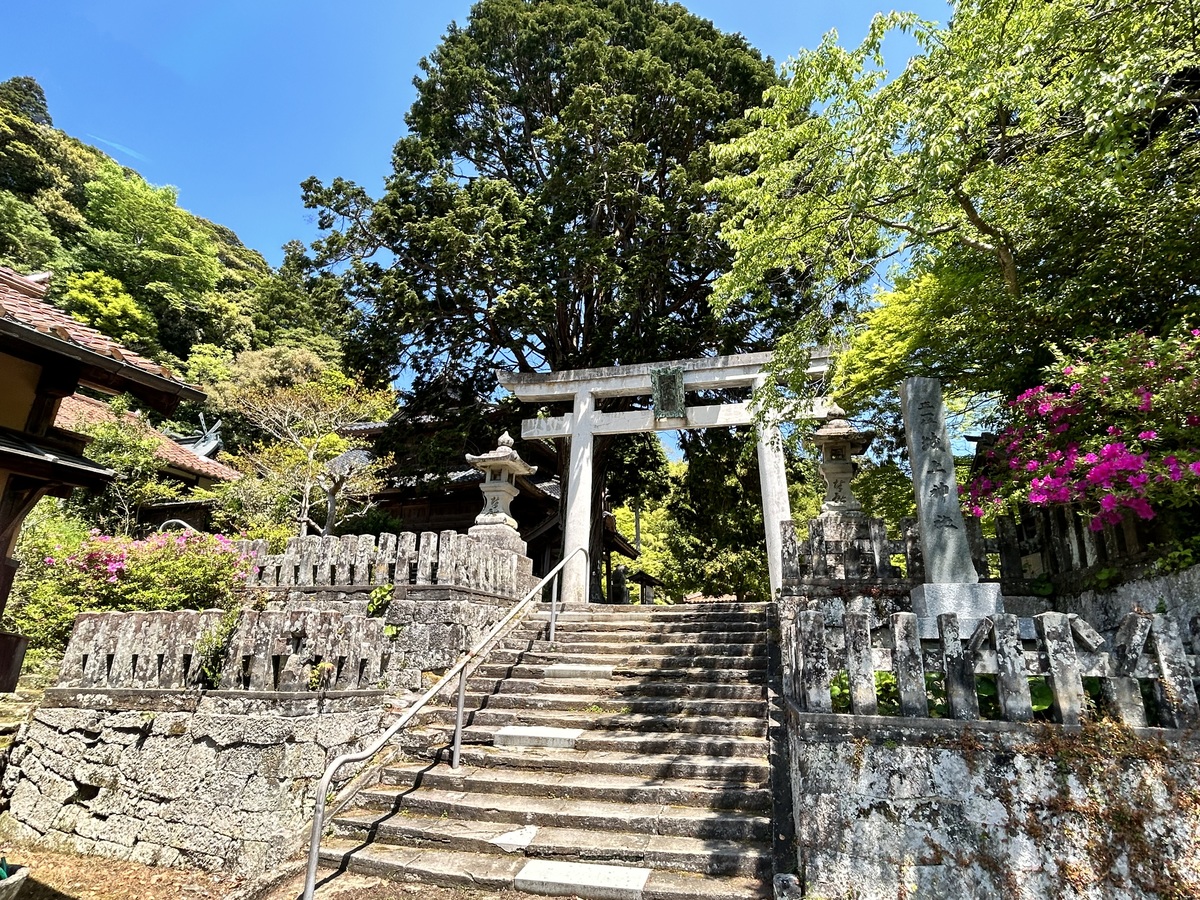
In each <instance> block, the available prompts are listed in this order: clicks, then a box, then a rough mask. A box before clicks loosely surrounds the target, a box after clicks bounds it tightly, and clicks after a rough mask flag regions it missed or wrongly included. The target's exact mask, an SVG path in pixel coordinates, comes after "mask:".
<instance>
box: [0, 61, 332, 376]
mask: <svg viewBox="0 0 1200 900" xmlns="http://www.w3.org/2000/svg"><path fill="white" fill-rule="evenodd" d="M0 265H5V266H10V267H11V268H13V269H16V270H17V271H19V272H32V271H37V270H40V269H50V270H51V271H53V272H54V273H55V278H54V279H52V281H51V282H50V291H51V292H50V298H49V299H50V300H51V301H52V302H54V303H57V304H58V305H59V306H61V307H63V308H64V309H66V310H67V311H68V312H70V313H71V314H72V315H74V316H76V317H77V318H79V319H81V320H82V321H84V322H87V323H88V324H89V325H92V326H94V327H96V328H98V329H100V330H101V331H103V332H104V333H105V334H108V335H109V336H111V337H113V338H116V339H117V340H119V341H121V342H122V343H125V344H127V345H128V346H131V347H134V348H136V349H137V350H139V351H140V352H142V353H145V354H147V355H149V356H152V357H154V358H156V359H159V360H161V361H163V362H165V363H168V364H172V365H179V364H180V363H182V362H184V361H186V360H187V358H188V356H189V355H190V354H191V353H192V350H193V348H194V347H196V346H198V345H204V344H214V345H220V346H222V347H225V348H227V349H229V350H231V351H234V352H236V351H239V350H246V349H259V348H262V347H266V346H272V345H275V344H279V343H288V344H294V345H302V346H308V347H311V348H314V349H318V350H319V351H320V352H321V353H322V355H325V356H327V357H330V358H335V359H339V360H340V358H341V332H342V329H343V328H344V326H345V324H346V321H347V309H346V306H345V303H344V300H343V298H342V295H341V290H340V286H339V285H338V284H337V282H336V280H335V279H332V278H330V277H329V276H323V275H321V274H320V273H314V272H313V271H312V270H311V268H310V266H309V265H308V263H307V261H306V260H305V258H304V253H303V248H302V245H299V244H294V245H289V247H288V253H287V256H286V257H285V261H284V264H283V266H281V267H280V269H279V270H278V271H273V270H272V269H271V268H270V266H268V265H267V263H266V261H265V260H264V259H263V257H262V256H261V254H259V253H258V252H257V251H254V250H250V249H248V248H246V247H245V246H244V245H243V244H242V242H241V241H240V240H239V239H238V237H237V235H235V234H234V233H233V232H232V231H230V230H229V229H228V228H225V227H223V226H221V225H217V224H215V223H213V222H209V221H207V220H205V219H202V218H200V217H199V216H196V215H193V214H192V213H190V212H188V211H187V210H185V209H183V208H182V207H180V206H179V197H178V192H177V191H176V190H175V188H172V187H158V186H154V185H151V184H148V183H147V182H146V181H145V179H143V178H142V177H141V176H140V175H139V174H138V173H137V172H135V171H133V170H132V169H128V168H125V167H123V166H121V165H119V164H118V163H116V162H115V161H114V160H112V159H110V158H109V157H108V156H106V155H105V154H104V153H102V152H101V151H99V150H97V149H96V148H95V147H90V146H88V145H86V144H84V143H82V142H80V141H78V140H76V139H75V138H72V137H70V136H69V135H67V134H64V133H63V132H61V131H59V130H57V129H55V128H54V127H52V125H51V119H50V114H49V111H48V109H47V107H46V98H45V95H44V93H43V92H42V89H41V87H40V86H39V85H38V84H37V82H36V81H34V80H33V79H31V78H15V79H10V80H9V81H7V82H4V83H3V84H0Z"/></svg>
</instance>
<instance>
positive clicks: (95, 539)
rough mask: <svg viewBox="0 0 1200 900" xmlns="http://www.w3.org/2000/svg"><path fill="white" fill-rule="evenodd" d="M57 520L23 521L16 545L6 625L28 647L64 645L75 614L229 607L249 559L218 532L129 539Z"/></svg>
mask: <svg viewBox="0 0 1200 900" xmlns="http://www.w3.org/2000/svg"><path fill="white" fill-rule="evenodd" d="M31 518H34V517H32V516H31ZM62 522H63V520H62V518H61V517H50V518H49V519H48V520H47V521H44V522H38V521H34V522H31V523H29V526H27V529H26V531H25V532H23V533H22V536H21V541H20V543H19V545H18V553H19V555H20V559H21V567H20V568H19V569H18V583H17V585H15V591H14V597H13V598H12V599H10V603H9V609H8V611H7V615H6V620H7V621H6V624H7V625H8V626H9V627H11V628H13V629H14V630H18V631H20V632H22V633H24V634H28V635H29V636H30V638H31V643H32V644H33V645H34V646H35V647H44V648H58V649H61V648H62V647H64V646H65V645H66V641H67V638H68V637H69V636H70V633H71V628H72V625H73V623H74V620H75V616H76V614H77V613H80V612H85V611H109V610H113V611H128V610H175V609H211V608H217V607H219V608H228V607H230V606H231V605H233V603H234V592H235V590H236V589H237V588H238V586H239V585H240V584H242V582H244V581H245V579H246V577H247V575H248V574H249V572H250V571H251V569H252V567H253V565H254V561H253V560H252V559H250V558H249V557H246V556H244V555H243V554H242V553H241V552H239V551H238V550H237V548H236V547H235V546H234V545H233V543H232V542H231V541H230V540H229V539H228V538H226V537H224V536H222V535H211V534H201V533H199V532H193V531H188V532H180V531H173V532H167V533H162V534H154V535H152V536H150V537H148V538H146V539H144V540H134V539H133V538H129V537H110V536H108V535H103V534H100V533H99V532H98V531H96V530H92V531H90V532H82V533H81V531H80V529H78V528H75V529H73V530H72V529H66V530H64V528H63V525H62Z"/></svg>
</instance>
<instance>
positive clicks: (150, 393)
mask: <svg viewBox="0 0 1200 900" xmlns="http://www.w3.org/2000/svg"><path fill="white" fill-rule="evenodd" d="M48 281H49V276H48V275H44V274H43V275H34V276H24V275H19V274H17V273H16V272H13V271H12V270H11V269H6V268H3V267H0V613H3V611H4V607H5V605H6V603H7V601H8V595H9V592H10V591H11V590H12V583H13V576H14V574H15V572H16V563H15V561H14V560H13V559H12V558H11V554H12V549H13V545H14V543H15V541H16V537H17V532H18V531H19V529H20V527H21V522H22V521H23V520H24V519H25V516H26V515H27V514H28V513H29V511H30V510H31V509H32V508H33V506H34V504H35V503H37V501H38V500H40V499H41V498H42V497H45V496H56V497H64V496H67V495H68V494H69V493H70V492H71V491H72V490H73V489H74V488H76V487H85V488H98V487H101V486H103V485H104V484H105V483H106V482H107V481H108V480H109V479H111V478H112V475H113V473H112V472H111V471H109V470H108V469H105V468H104V467H103V466H100V465H98V464H97V463H95V462H92V461H91V460H89V459H87V458H86V456H85V455H84V449H85V447H86V445H87V439H86V438H84V437H82V436H81V435H78V434H75V433H73V432H70V431H66V430H64V429H62V428H59V427H57V425H56V424H55V422H56V419H57V417H58V413H59V407H60V405H61V404H62V401H63V399H64V398H65V397H69V396H71V395H72V394H74V393H75V392H76V390H78V388H79V387H80V386H85V387H88V388H92V389H94V390H96V391H100V392H103V393H113V394H115V393H129V394H132V395H133V396H134V397H137V398H138V399H139V400H140V401H142V402H143V403H145V404H147V405H148V406H150V407H152V408H153V409H156V410H159V411H161V412H163V413H170V412H172V411H173V410H174V409H175V407H176V406H177V405H178V404H179V402H180V401H181V400H192V401H201V400H203V399H204V394H203V393H202V392H201V391H199V390H197V389H196V388H194V387H192V386H191V385H188V384H185V383H184V382H182V381H181V380H179V379H178V378H176V377H174V376H173V375H172V374H171V373H170V372H169V371H168V370H167V369H165V368H163V367H162V366H160V365H159V364H157V363H155V362H153V361H151V360H148V359H145V358H144V357H141V356H139V355H137V354H136V353H134V352H132V351H131V350H128V349H126V348H124V347H122V346H121V345H120V344H118V343H117V342H116V341H113V340H112V339H110V338H108V337H106V336H105V335H103V334H101V333H100V332H99V331H96V330H95V329H94V328H89V327H87V326H86V325H82V324H80V323H79V322H77V321H75V320H74V319H72V318H71V317H70V316H68V315H67V314H66V313H64V312H62V311H61V310H59V309H57V308H55V307H54V306H52V305H51V304H49V303H47V302H46V300H45V297H46V289H47V285H48ZM24 645H25V642H24V638H22V637H21V636H19V635H0V691H6V690H12V688H13V686H14V684H15V681H16V675H17V674H19V672H20V664H21V659H22V658H23V657H24Z"/></svg>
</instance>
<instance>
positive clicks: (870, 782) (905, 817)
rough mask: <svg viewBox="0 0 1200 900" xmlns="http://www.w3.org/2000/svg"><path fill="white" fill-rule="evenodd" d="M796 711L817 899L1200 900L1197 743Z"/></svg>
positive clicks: (800, 841)
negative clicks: (1169, 899) (1187, 899)
mask: <svg viewBox="0 0 1200 900" xmlns="http://www.w3.org/2000/svg"><path fill="white" fill-rule="evenodd" d="M789 712H790V723H789V751H790V757H791V763H790V776H791V783H792V792H793V795H792V799H793V805H794V814H795V824H796V835H797V863H798V866H799V868H798V872H799V873H800V878H801V884H802V886H803V896H805V897H808V898H826V900H833V898H846V900H849V898H855V900H897V898H979V900H983V898H997V900H1000V898H1003V900H1026V898H1028V900H1042V898H1064V900H1065V898H1070V900H1077V898H1078V900H1082V898H1087V900H1125V898H1129V900H1133V898H1150V897H1157V898H1167V897H1197V896H1200V789H1198V787H1197V785H1200V745H1198V744H1197V743H1196V741H1195V740H1194V739H1193V738H1191V737H1190V736H1181V735H1180V733H1178V732H1163V731H1160V730H1157V729H1136V730H1134V729H1127V728H1123V727H1119V726H1113V725H1086V726H1084V727H1083V728H1069V727H1063V726H1056V725H1016V724H1010V723H1006V722H990V721H989V722H973V723H970V724H967V723H963V722H955V721H950V720H921V721H905V720H902V719H894V718H884V717H873V716H855V717H851V716H840V715H813V714H808V713H803V714H802V713H800V711H799V710H798V709H796V708H795V707H794V706H791V707H790V709H789Z"/></svg>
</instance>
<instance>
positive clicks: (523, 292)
mask: <svg viewBox="0 0 1200 900" xmlns="http://www.w3.org/2000/svg"><path fill="white" fill-rule="evenodd" d="M421 69H422V73H423V74H422V76H421V77H419V78H418V79H417V80H416V86H417V92H418V94H417V100H416V102H415V103H414V104H413V106H412V109H411V110H410V112H409V113H408V116H407V123H408V128H409V133H408V135H407V136H406V137H404V138H402V139H401V140H400V141H399V142H398V143H397V144H396V147H395V150H394V153H393V166H394V171H393V173H392V174H391V175H390V176H389V177H388V179H387V183H386V190H385V193H384V195H383V196H382V197H380V198H379V199H378V200H372V199H371V198H370V197H369V196H368V194H367V192H366V191H365V190H364V189H363V188H361V187H359V186H357V185H355V184H352V183H349V182H346V181H343V180H340V179H338V180H335V181H334V182H332V183H331V184H330V185H328V186H326V185H324V184H322V183H320V182H318V181H317V180H316V179H310V180H309V181H308V182H306V184H305V192H306V193H305V196H306V203H307V204H308V205H309V206H310V207H312V208H314V209H317V210H318V211H319V222H320V224H321V226H322V227H323V228H325V229H328V234H327V236H326V237H325V238H323V239H322V240H321V241H320V242H318V244H317V246H316V249H317V251H318V257H319V259H320V260H321V261H322V262H324V263H327V264H340V263H349V267H348V269H347V274H346V283H347V287H348V290H349V291H350V293H351V294H352V295H353V296H354V297H355V299H356V300H358V301H359V302H360V303H362V305H363V308H364V310H365V316H364V318H363V320H362V322H361V324H360V327H359V329H358V330H357V332H356V334H355V336H354V341H353V346H352V351H353V354H354V355H355V358H356V359H357V360H358V361H359V365H360V366H361V367H362V368H363V369H365V370H366V371H370V372H374V373H376V376H377V377H379V378H387V377H389V376H390V375H392V374H394V373H396V372H397V371H398V370H399V369H401V368H407V369H410V370H411V371H412V372H413V373H414V374H415V377H416V382H415V387H414V390H417V389H419V387H420V385H422V384H424V383H425V382H427V381H430V380H433V379H435V378H437V377H439V376H440V375H441V374H442V373H444V372H445V371H447V370H450V371H454V372H456V373H458V374H459V375H460V378H461V380H463V381H466V382H479V383H482V384H484V385H485V386H486V385H490V384H491V383H493V382H492V381H491V377H490V371H489V370H490V369H491V367H493V366H495V365H502V366H510V367H513V368H516V369H518V370H521V371H544V370H547V369H549V370H559V369H567V368H576V367H586V366H596V365H605V364H613V363H617V362H641V361H647V360H658V359H663V358H671V357H681V356H693V355H697V354H699V353H701V352H705V351H712V350H714V349H720V350H723V351H734V350H739V349H744V348H748V347H757V346H762V343H763V341H765V340H766V339H767V338H768V337H769V334H770V331H771V322H772V321H773V319H774V316H775V315H776V313H775V312H773V311H772V310H769V309H766V308H763V309H760V310H758V311H757V313H755V312H752V311H751V310H750V309H749V308H746V307H742V306H737V307H730V308H727V309H726V311H725V312H724V314H722V315H717V314H715V313H714V312H713V310H712V309H711V307H710V305H709V303H708V297H709V294H710V290H711V284H712V281H713V279H714V278H715V277H716V276H717V275H719V274H720V273H721V272H722V271H724V270H725V268H726V267H727V265H728V263H729V253H728V250H727V249H726V247H725V246H724V244H723V243H722V242H721V241H720V239H719V238H718V235H717V231H718V227H719V223H720V220H721V215H720V211H719V210H718V209H717V208H716V205H715V203H714V199H713V196H712V194H711V193H710V192H709V190H708V189H707V188H706V187H705V184H706V182H708V180H709V179H710V178H711V177H712V175H713V174H714V171H715V170H714V168H713V162H712V158H711V155H710V153H709V150H710V148H711V146H712V145H714V144H716V143H719V142H721V141H724V140H727V139H729V138H732V137H735V136H737V135H738V134H740V133H742V132H743V131H744V129H745V127H746V126H745V122H744V119H743V112H744V111H745V110H746V109H747V108H749V107H751V106H754V105H756V104H757V103H759V102H761V99H762V95H763V91H764V90H765V89H766V88H767V87H769V86H771V85H772V84H774V83H775V80H776V78H775V74H774V70H773V67H772V65H771V63H770V62H769V61H767V60H764V59H762V58H761V56H760V55H759V54H758V53H757V52H756V51H755V50H753V49H752V48H750V47H749V46H748V45H747V44H746V42H745V40H744V39H743V38H741V37H740V36H733V35H726V34H723V33H721V32H720V31H717V30H716V29H715V28H714V27H713V26H712V25H711V23H709V22H706V21H704V20H702V19H699V18H697V17H695V16H693V15H691V14H690V13H688V12H687V11H686V10H685V9H684V8H683V7H682V6H679V5H678V4H667V3H658V2H653V0H600V2H582V0H538V2H532V3H529V2H523V0H482V2H479V3H477V4H476V5H475V6H474V7H473V8H472V10H471V14H470V18H469V20H468V22H467V24H466V25H465V26H463V27H460V26H457V25H452V26H451V27H450V28H449V30H448V31H447V33H446V35H445V37H444V39H443V41H442V43H441V45H440V46H439V47H438V48H437V49H436V50H435V51H434V52H433V53H432V54H431V55H430V56H429V57H427V58H426V59H423V60H422V61H421ZM484 393H485V394H486V393H487V391H484Z"/></svg>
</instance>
